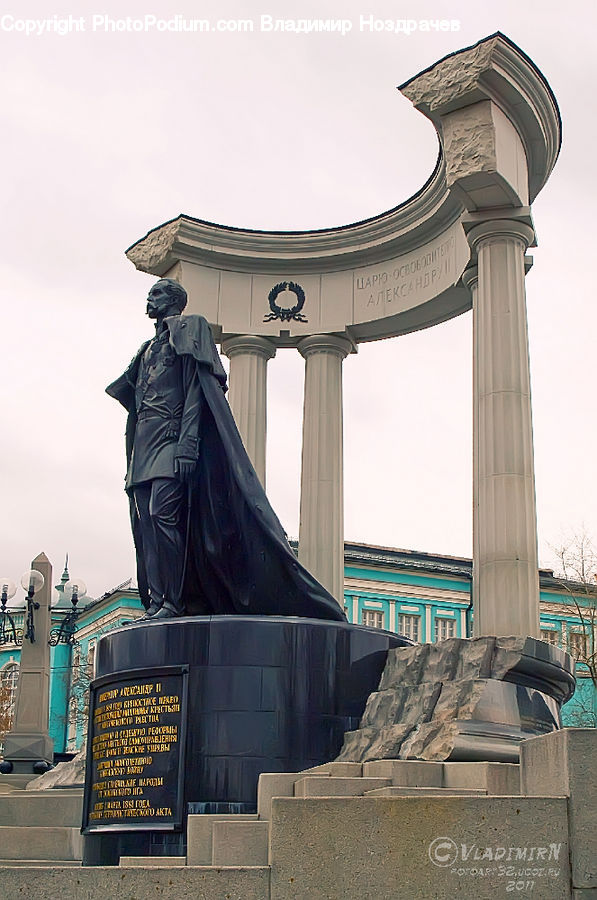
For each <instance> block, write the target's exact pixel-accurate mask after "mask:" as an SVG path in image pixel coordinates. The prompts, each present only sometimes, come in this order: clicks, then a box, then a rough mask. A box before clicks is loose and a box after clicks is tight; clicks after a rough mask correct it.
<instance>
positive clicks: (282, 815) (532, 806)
mask: <svg viewBox="0 0 597 900" xmlns="http://www.w3.org/2000/svg"><path fill="white" fill-rule="evenodd" d="M330 780H331V779H330ZM539 853H540V855H539V856H537V854H539ZM481 857H483V859H484V860H486V861H484V862H480V861H479V860H480V858H481ZM529 858H530V862H529ZM525 859H526V862H525V861H524V860H525ZM537 859H539V860H541V862H539V863H537V862H536V860H537ZM516 860H519V861H518V863H517V862H516ZM520 860H522V862H520ZM501 863H504V865H506V866H511V867H512V868H513V871H515V872H516V873H518V872H519V870H520V869H521V868H523V869H525V868H526V867H527V866H530V867H531V871H532V872H534V871H535V868H536V869H537V874H536V875H529V876H528V881H527V876H523V875H513V876H512V877H513V878H514V879H515V881H513V882H510V883H511V884H514V883H519V880H520V879H523V878H524V891H523V892H521V888H520V887H519V888H518V889H517V890H518V891H519V893H518V896H519V897H522V896H523V895H524V896H525V897H526V896H528V897H537V898H540V900H567V898H570V888H569V885H570V868H569V847H568V810H567V801H566V799H565V798H553V797H520V796H517V797H506V796H500V797H489V796H487V795H463V796H455V795H454V794H450V793H448V792H446V794H443V793H442V794H441V795H437V794H436V795H435V796H431V795H429V794H425V795H420V794H417V795H416V796H393V797H379V796H377V797H375V796H371V795H367V796H364V797H315V798H305V799H302V798H296V797H295V798H287V797H277V798H275V799H274V800H273V802H272V818H271V837H270V865H271V897H272V898H275V900H281V898H284V900H286V898H296V900H299V898H300V900H303V898H305V900H306V898H309V900H316V898H317V900H319V898H334V900H340V898H342V900H359V898H364V897H367V898H387V900H390V898H398V897H400V898H411V897H412V898H414V897H417V898H428V897H429V898H430V897H434V898H437V900H440V898H441V900H454V898H463V900H464V898H469V900H481V898H482V900H489V898H492V897H493V898H496V900H497V898H507V897H509V896H511V894H510V893H508V890H512V888H509V887H508V883H509V882H508V876H505V875H504V873H503V872H502V873H501V874H500V865H501ZM480 868H482V869H485V872H484V873H483V874H482V875H481V874H479V869H480ZM471 872H473V874H472V875H471ZM475 873H476V874H475ZM515 890H516V889H515ZM531 891H532V893H531ZM587 900H588V898H587Z"/></svg>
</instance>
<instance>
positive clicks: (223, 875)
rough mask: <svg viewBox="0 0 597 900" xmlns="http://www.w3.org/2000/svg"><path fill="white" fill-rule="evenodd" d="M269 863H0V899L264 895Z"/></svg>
mask: <svg viewBox="0 0 597 900" xmlns="http://www.w3.org/2000/svg"><path fill="white" fill-rule="evenodd" d="M269 882H270V870H269V867H268V866H252V867H250V868H243V867H239V866H236V867H230V868H226V869H223V868H217V867H215V866H214V867H204V866H197V867H188V866H156V867H155V868H154V867H152V868H151V870H150V871H147V869H145V868H144V867H141V866H128V867H121V866H100V867H96V868H95V867H80V868H75V867H72V866H61V867H57V866H54V867H51V868H49V867H47V866H43V867H42V866H39V867H37V866H23V867H21V868H18V867H3V868H0V897H1V898H2V900H29V898H32V900H106V898H107V897H113V898H123V900H125V898H126V900H130V898H133V897H134V898H137V900H146V898H149V897H163V898H170V900H174V898H188V900H190V898H193V900H200V898H203V900H208V898H209V900H224V898H226V897H229V898H235V900H269V897H270V891H269Z"/></svg>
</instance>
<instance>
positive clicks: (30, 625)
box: [0, 569, 44, 645]
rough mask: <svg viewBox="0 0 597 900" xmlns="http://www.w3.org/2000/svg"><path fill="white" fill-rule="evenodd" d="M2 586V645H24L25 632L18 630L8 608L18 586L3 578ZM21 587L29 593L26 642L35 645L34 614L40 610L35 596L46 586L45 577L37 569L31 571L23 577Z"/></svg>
mask: <svg viewBox="0 0 597 900" xmlns="http://www.w3.org/2000/svg"><path fill="white" fill-rule="evenodd" d="M0 584H1V586H2V597H1V601H0V602H1V604H2V605H1V606H0V645H1V644H8V643H14V644H22V643H23V631H22V629H17V627H16V625H15V621H14V619H13V617H12V616H11V614H10V613H9V611H8V609H7V608H6V604H7V603H8V601H9V600H10V599H11V598H12V597H14V595H15V593H16V590H17V588H16V585H15V583H14V581H11V580H10V578H1V579H0ZM21 586H22V588H23V590H24V591H26V592H27V605H26V607H25V609H26V623H27V628H26V631H25V640H27V641H29V642H30V643H31V644H34V643H35V619H34V615H33V614H34V611H35V610H36V609H39V603H38V602H37V600H35V599H34V598H35V594H37V593H38V591H40V590H41V589H42V587H43V586H44V576H43V575H42V574H41V572H38V571H37V569H29V571H28V572H25V574H24V575H23V576H22V577H21Z"/></svg>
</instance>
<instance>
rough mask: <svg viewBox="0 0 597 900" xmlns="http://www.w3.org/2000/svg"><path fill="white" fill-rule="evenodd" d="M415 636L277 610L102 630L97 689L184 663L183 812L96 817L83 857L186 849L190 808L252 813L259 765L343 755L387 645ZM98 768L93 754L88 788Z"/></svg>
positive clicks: (295, 764)
mask: <svg viewBox="0 0 597 900" xmlns="http://www.w3.org/2000/svg"><path fill="white" fill-rule="evenodd" d="M409 644H410V642H409V641H408V640H407V639H406V638H402V637H400V636H398V635H395V634H391V633H389V632H384V631H381V630H380V629H373V628H364V627H360V626H354V625H349V624H348V623H343V622H329V621H324V620H319V619H302V618H285V617H278V616H264V617H261V616H246V617H245V616H211V617H207V616H206V617H192V618H180V619H169V620H161V621H157V622H146V623H142V624H132V625H129V626H127V627H125V628H121V629H118V630H116V631H113V632H111V633H110V634H108V635H106V636H104V637H103V638H102V639H101V641H100V642H99V645H98V651H97V679H96V681H97V682H99V684H100V685H101V688H99V689H98V690H97V691H96V693H97V698H98V700H99V698H101V697H102V696H105V694H106V693H108V692H109V689H110V682H111V681H113V683H114V684H116V685H117V684H123V683H125V684H127V685H129V686H130V685H131V684H132V683H134V681H135V678H136V676H135V674H134V673H135V672H137V673H139V672H142V673H143V677H144V678H151V677H152V675H151V673H152V670H154V671H156V672H157V673H158V675H157V676H156V677H158V678H161V677H162V675H159V673H160V672H162V673H163V672H164V671H166V669H167V668H168V667H179V669H180V670H185V678H186V688H185V693H186V697H187V700H186V706H187V708H186V713H185V712H184V710H183V715H184V716H185V722H184V723H182V724H183V726H186V732H185V733H184V737H182V738H181V741H182V742H183V743H184V746H183V747H181V752H182V754H183V755H182V757H181V759H182V763H181V768H182V774H181V780H180V792H181V796H179V800H180V803H181V808H182V810H183V821H182V823H181V824H180V825H178V826H176V827H174V828H170V829H167V828H163V829H161V830H152V828H151V822H150V821H148V822H147V823H146V827H145V828H143V829H142V830H137V829H135V828H131V829H130V830H127V828H126V820H123V821H122V822H121V823H118V822H116V823H112V824H111V825H109V826H95V830H91V831H90V830H88V829H87V830H86V833H85V838H84V856H83V862H84V865H117V864H118V861H119V858H120V856H121V855H122V856H139V855H155V856H160V855H168V856H172V855H183V854H184V853H185V852H186V848H185V828H184V825H185V820H186V816H187V814H188V813H189V812H191V813H206V814H209V813H239V814H247V813H253V812H255V811H256V803H257V782H258V778H259V775H260V774H261V772H297V771H301V770H303V769H307V768H310V767H312V766H316V765H319V764H321V763H324V762H327V761H329V760H331V759H334V757H335V756H337V755H338V753H339V751H340V748H341V746H342V742H343V739H344V733H345V732H346V731H349V730H352V729H354V728H356V727H357V726H358V722H359V719H360V717H361V715H362V713H363V710H364V708H365V704H366V702H367V698H368V696H369V694H370V693H371V692H372V691H374V690H375V689H376V688H377V685H378V683H379V679H380V676H381V673H382V671H383V668H384V665H385V662H386V657H387V652H388V650H389V649H390V648H392V647H399V646H405V645H409ZM187 671H188V674H186V673H187ZM129 676H130V677H129ZM123 678H125V679H127V680H126V682H123ZM100 690H101V692H102V693H99V691H100ZM127 690H129V691H130V690H131V688H130V687H129V688H127ZM93 705H94V704H93V702H92V707H93ZM91 713H92V716H93V708H92V710H91ZM96 732H97V727H96ZM90 734H92V735H93V734H94V731H93V729H92V726H91V723H90ZM91 746H92V741H90V747H91ZM90 752H91V751H90ZM118 752H119V753H121V752H125V753H126V752H129V751H127V750H124V751H121V750H119V751H118ZM91 776H92V773H91V761H90V760H89V761H88V769H87V778H88V786H87V787H88V795H89V791H90V789H91V786H90V784H89V781H90V780H91ZM170 781H172V779H170ZM113 783H114V784H115V783H116V782H113ZM117 790H118V789H117ZM114 796H118V794H115V795H114ZM89 816H90V808H89V796H88V798H87V809H86V811H85V813H84V824H86V825H87V826H88V828H89V826H91V827H92V828H94V825H93V821H92V820H91V819H90V817H89Z"/></svg>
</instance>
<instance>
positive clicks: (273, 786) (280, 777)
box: [257, 763, 360, 821]
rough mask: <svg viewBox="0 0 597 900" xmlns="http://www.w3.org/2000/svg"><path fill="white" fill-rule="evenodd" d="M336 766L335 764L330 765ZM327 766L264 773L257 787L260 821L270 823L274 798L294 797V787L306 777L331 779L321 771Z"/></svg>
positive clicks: (327, 773) (326, 773)
mask: <svg viewBox="0 0 597 900" xmlns="http://www.w3.org/2000/svg"><path fill="white" fill-rule="evenodd" d="M328 765H334V763H328ZM344 765H359V766H360V763H345V764H344ZM324 768H325V766H317V770H315V769H307V770H306V771H305V772H263V773H262V774H261V775H260V776H259V784H258V787H257V813H258V815H259V819H260V820H263V821H269V819H270V816H271V807H272V797H294V786H295V784H296V782H297V781H300V780H301V778H305V776H306V775H308V776H309V777H313V778H329V774H330V773H329V772H327V771H326V772H323V771H320V769H324Z"/></svg>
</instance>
